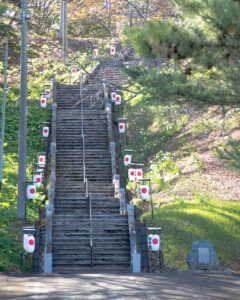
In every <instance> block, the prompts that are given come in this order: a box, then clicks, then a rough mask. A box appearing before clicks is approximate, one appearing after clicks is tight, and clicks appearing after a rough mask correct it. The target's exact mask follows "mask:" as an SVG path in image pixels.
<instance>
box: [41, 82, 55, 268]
mask: <svg viewBox="0 0 240 300" xmlns="http://www.w3.org/2000/svg"><path fill="white" fill-rule="evenodd" d="M56 90H57V81H56V79H54V80H53V104H52V128H51V137H52V139H51V140H52V141H51V175H50V188H49V189H48V203H47V205H46V241H45V253H44V273H46V274H51V273H52V242H53V240H52V219H53V215H54V197H55V184H56V126H57V102H56Z"/></svg>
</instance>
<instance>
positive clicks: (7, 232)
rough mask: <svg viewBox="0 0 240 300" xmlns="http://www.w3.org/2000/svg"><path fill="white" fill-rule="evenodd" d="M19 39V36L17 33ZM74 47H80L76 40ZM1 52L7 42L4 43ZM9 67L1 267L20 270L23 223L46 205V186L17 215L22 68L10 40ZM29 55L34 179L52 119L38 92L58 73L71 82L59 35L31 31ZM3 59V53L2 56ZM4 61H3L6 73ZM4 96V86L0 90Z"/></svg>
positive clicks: (0, 221) (30, 151)
mask: <svg viewBox="0 0 240 300" xmlns="http://www.w3.org/2000/svg"><path fill="white" fill-rule="evenodd" d="M18 38H19V40H20V37H19V36H18ZM75 44H76V45H75V47H73V48H72V50H73V51H76V50H78V49H79V45H78V43H76V42H75ZM1 48H2V51H1V54H3V53H4V51H3V50H4V44H3V43H2V44H1ZM9 50H10V51H9V53H10V59H9V67H8V86H11V87H12V89H11V90H10V91H8V93H7V105H6V127H5V128H6V132H5V147H4V166H3V167H4V170H3V189H2V191H1V193H0V270H3V271H7V270H15V271H17V270H19V266H20V249H21V227H22V226H23V225H26V224H28V225H32V224H33V222H34V221H35V220H37V219H38V209H39V208H40V207H41V206H42V205H43V204H42V201H43V199H44V196H43V194H42V192H43V190H42V189H40V190H39V193H38V196H37V199H36V200H33V201H31V202H30V201H28V202H27V220H26V221H19V220H17V218H16V207H17V168H18V128H19V94H20V88H19V86H20V68H19V45H18V44H17V43H16V44H10V49H9ZM28 50H29V58H28V130H27V134H28V140H27V174H28V180H30V179H31V170H32V169H33V167H34V163H35V162H36V160H37V152H41V151H45V149H46V146H45V145H46V143H45V140H44V139H43V138H42V137H41V135H42V133H41V130H42V124H41V122H43V121H47V120H49V118H50V116H51V106H50V105H49V106H48V108H47V109H45V110H43V109H41V108H40V105H39V94H40V93H41V92H43V90H44V84H51V83H52V79H53V78H54V77H56V78H57V79H58V81H61V82H68V78H69V72H68V68H66V67H65V66H64V65H63V64H62V62H61V60H62V51H61V43H60V41H58V39H51V38H44V37H39V36H37V35H31V34H29V49H28ZM0 58H1V61H3V57H0ZM3 68H4V66H3V64H2V63H0V69H1V73H2V74H3ZM0 98H1V99H2V86H1V90H0ZM30 260H31V257H30V256H29V255H28V260H27V264H26V269H29V268H30V264H31V261H30Z"/></svg>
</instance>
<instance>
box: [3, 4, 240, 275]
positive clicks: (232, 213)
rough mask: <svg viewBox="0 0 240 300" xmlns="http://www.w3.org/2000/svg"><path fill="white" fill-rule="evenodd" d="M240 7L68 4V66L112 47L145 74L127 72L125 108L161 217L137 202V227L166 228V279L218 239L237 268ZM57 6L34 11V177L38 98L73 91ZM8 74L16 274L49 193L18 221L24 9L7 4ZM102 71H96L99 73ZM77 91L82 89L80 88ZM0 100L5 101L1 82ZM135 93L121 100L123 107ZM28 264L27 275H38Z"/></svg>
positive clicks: (7, 235) (7, 215)
mask: <svg viewBox="0 0 240 300" xmlns="http://www.w3.org/2000/svg"><path fill="white" fill-rule="evenodd" d="M239 15H240V1H238V0H228V1H224V0H218V1H215V0H172V1H163V0H140V1H135V0H131V1H130V0H129V1H128V0H119V1H110V0H100V1H93V0H86V1H84V0H82V1H81V0H79V1H77V0H76V1H68V29H69V31H68V34H69V48H68V59H69V62H71V60H73V59H77V60H78V62H80V63H81V64H84V66H85V67H88V65H89V64H90V62H91V54H92V47H93V45H98V47H99V49H100V54H101V56H107V53H108V47H109V45H110V43H112V42H117V44H118V48H117V50H120V49H124V48H125V49H126V48H127V49H128V50H129V49H134V51H135V55H136V57H137V58H138V59H139V64H138V65H136V66H134V67H131V68H124V67H123V68H124V70H125V72H126V73H127V74H128V75H129V83H128V85H129V84H131V90H132V91H133V92H135V93H136V94H135V95H136V97H134V98H133V99H132V100H131V101H128V102H127V103H126V105H125V106H124V115H125V116H126V117H127V118H128V120H129V123H128V143H129V144H128V147H129V148H132V149H134V150H135V157H134V159H135V161H138V162H142V163H145V175H146V176H147V177H151V179H152V182H153V198H154V205H155V218H154V220H153V222H152V220H151V217H150V213H149V203H143V202H141V201H140V200H139V195H138V192H137V190H136V187H135V185H134V184H131V183H129V184H128V190H129V195H130V198H131V199H132V201H133V202H134V203H136V205H137V206H138V209H139V218H146V219H147V222H148V223H149V224H154V225H158V226H161V227H162V228H163V249H164V255H165V264H166V268H169V269H177V268H186V267H187V266H186V262H185V257H186V254H187V253H188V252H189V251H190V249H191V244H192V242H193V241H194V240H196V239H208V240H210V241H211V242H212V243H213V245H214V247H215V249H216V252H217V255H218V257H219V259H220V263H221V267H222V268H227V267H230V268H232V269H234V270H238V269H239V266H240V230H239V228H240V226H239V225H240V215H239V209H240V204H239V191H240V176H239V168H240V148H239V136H240V126H239V125H240V124H239V113H240V110H239V108H240V101H239V91H240V90H239V79H240V78H239V76H240V75H239V74H240V72H239V71H240V70H239V69H240V57H239V53H240V52H239V50H240V43H239V41H240V21H239V20H240V19H239ZM60 19H61V10H60V1H57V0H32V1H29V37H28V41H29V43H28V55H29V57H28V177H29V179H30V178H31V170H32V168H33V165H34V163H35V161H36V153H37V152H40V151H43V150H44V149H45V147H46V145H45V142H44V141H43V140H42V139H41V122H42V121H46V120H48V119H49V118H50V116H51V107H50V106H49V107H48V108H47V109H46V110H45V111H41V110H39V94H40V93H41V92H42V91H43V89H44V84H51V81H52V79H53V78H54V77H55V78H57V80H58V81H60V82H65V83H68V82H69V66H68V65H64V64H63V62H62V57H63V55H62V40H61V35H60ZM6 36H8V37H9V65H8V86H11V87H12V88H11V90H9V91H8V92H7V111H6V133H5V145H4V146H5V147H4V151H5V156H4V177H3V178H4V180H3V189H2V191H1V193H0V270H2V271H8V270H14V271H19V266H20V248H21V227H22V226H23V225H26V224H29V225H32V224H33V222H35V221H37V220H38V211H39V209H40V208H41V207H44V194H43V191H40V193H39V195H38V197H37V199H36V200H34V201H32V202H30V201H29V202H28V203H27V220H26V222H21V221H19V220H17V218H16V197H17V164H18V126H19V92H20V43H21V1H0V71H1V74H3V70H4V49H5V37H6ZM94 63H96V61H95V62H94ZM75 83H77V79H76V82H75ZM0 87H1V89H0V96H1V101H2V93H3V81H1V86H0ZM132 96H133V94H132V93H129V92H124V99H125V100H126V101H127V100H128V99H130V98H131V97H132ZM30 264H31V257H28V264H27V266H26V270H29V269H30Z"/></svg>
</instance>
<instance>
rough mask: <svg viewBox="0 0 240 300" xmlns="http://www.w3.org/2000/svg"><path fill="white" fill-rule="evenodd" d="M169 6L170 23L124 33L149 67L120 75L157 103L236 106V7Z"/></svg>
mask: <svg viewBox="0 0 240 300" xmlns="http://www.w3.org/2000/svg"><path fill="white" fill-rule="evenodd" d="M172 3H173V4H174V8H173V11H174V12H175V14H174V17H171V18H169V19H168V20H155V21H149V22H147V24H146V27H145V28H144V29H142V28H136V27H135V28H133V29H131V30H129V31H128V32H126V35H127V40H126V43H127V44H128V45H132V46H133V47H134V48H135V51H136V53H137V54H138V55H139V56H140V57H144V58H145V60H147V61H148V64H149V65H148V67H147V68H143V67H139V66H138V67H135V68H129V69H126V72H127V73H128V74H129V75H130V76H131V77H132V78H133V79H134V80H136V81H137V82H138V83H140V84H141V85H143V86H145V87H147V88H148V90H149V92H151V93H152V94H155V95H157V96H158V97H160V99H161V100H162V101H168V102H169V101H178V102H187V101H203V102H207V103H210V104H221V105H238V104H240V98H239V96H240V85H239V83H240V56H239V50H240V21H239V20H240V19H239V16H240V1H239V0H227V1H226V0H217V1H216V0H188V1H187V0H172ZM172 15H173V14H172ZM149 66H151V68H149Z"/></svg>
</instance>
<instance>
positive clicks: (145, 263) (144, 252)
mask: <svg viewBox="0 0 240 300" xmlns="http://www.w3.org/2000/svg"><path fill="white" fill-rule="evenodd" d="M140 245H141V257H142V268H143V269H144V270H145V271H147V272H149V270H150V267H149V257H148V243H147V225H146V221H145V220H144V221H143V222H142V223H140Z"/></svg>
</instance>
